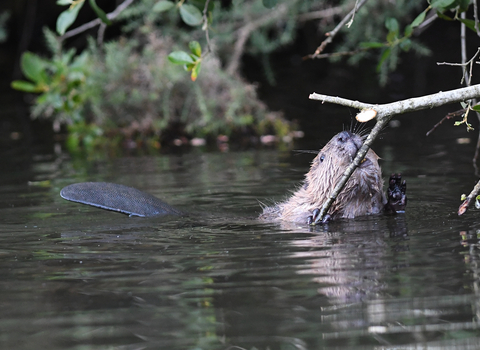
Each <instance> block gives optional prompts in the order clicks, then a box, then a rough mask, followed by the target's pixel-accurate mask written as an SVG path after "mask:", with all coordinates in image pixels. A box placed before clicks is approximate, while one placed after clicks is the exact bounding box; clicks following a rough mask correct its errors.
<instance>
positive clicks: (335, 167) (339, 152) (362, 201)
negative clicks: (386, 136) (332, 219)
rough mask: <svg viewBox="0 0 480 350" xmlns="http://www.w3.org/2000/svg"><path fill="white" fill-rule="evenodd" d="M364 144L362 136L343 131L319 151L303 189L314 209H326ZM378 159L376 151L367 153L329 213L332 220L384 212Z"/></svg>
mask: <svg viewBox="0 0 480 350" xmlns="http://www.w3.org/2000/svg"><path fill="white" fill-rule="evenodd" d="M362 144H363V142H362V138H361V137H360V136H359V135H357V134H354V133H351V132H349V131H342V132H341V133H339V134H337V135H335V136H334V137H333V138H332V139H331V140H330V141H329V142H328V143H327V144H326V145H325V146H324V147H323V148H322V149H321V150H320V152H319V153H318V155H317V156H316V157H315V159H314V160H313V162H312V165H311V168H310V171H309V172H308V173H307V175H306V176H305V184H304V189H305V191H306V192H307V194H308V197H309V198H310V200H311V202H312V204H313V206H318V207H321V206H322V205H323V203H324V202H325V201H326V199H327V198H328V196H329V195H330V193H331V191H332V190H333V188H334V187H335V185H336V184H337V183H338V182H339V181H340V179H341V177H342V175H343V173H344V172H345V169H346V168H347V167H348V166H349V165H350V164H351V162H352V161H353V159H354V158H355V155H356V154H357V151H358V150H359V149H360V147H362ZM378 159H379V157H378V156H377V155H376V154H375V152H374V151H373V150H369V151H368V152H367V155H366V156H365V158H364V160H363V161H362V162H361V164H360V165H359V166H358V168H357V169H356V170H355V171H354V172H353V174H352V176H351V177H350V179H349V180H348V181H347V184H346V185H345V187H344V189H343V190H342V192H341V193H340V194H339V195H338V197H337V200H336V201H335V204H334V205H333V206H332V208H331V209H330V211H329V213H331V215H332V216H333V215H336V216H341V217H355V216H357V215H365V214H369V213H372V212H377V211H379V210H381V205H382V203H377V202H382V201H383V199H382V198H381V197H382V196H383V193H382V188H383V180H382V173H381V169H380V166H379V165H378ZM372 200H374V201H375V203H372ZM372 205H373V207H372ZM377 207H378V208H377Z"/></svg>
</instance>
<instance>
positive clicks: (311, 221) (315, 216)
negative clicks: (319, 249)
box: [307, 208, 332, 225]
mask: <svg viewBox="0 0 480 350" xmlns="http://www.w3.org/2000/svg"><path fill="white" fill-rule="evenodd" d="M331 219H332V217H331V216H330V215H329V214H327V215H325V217H324V218H323V220H322V221H321V223H322V224H326V223H327V222H329V221H330V220H331ZM319 222H320V209H318V208H317V209H315V210H314V211H313V212H312V215H310V216H309V217H308V218H307V225H316V224H318V223H319Z"/></svg>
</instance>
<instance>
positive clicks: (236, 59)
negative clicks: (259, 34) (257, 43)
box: [227, 3, 289, 75]
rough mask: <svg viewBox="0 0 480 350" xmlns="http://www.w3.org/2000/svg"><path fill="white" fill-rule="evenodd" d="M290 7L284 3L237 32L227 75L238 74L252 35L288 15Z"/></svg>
mask: <svg viewBox="0 0 480 350" xmlns="http://www.w3.org/2000/svg"><path fill="white" fill-rule="evenodd" d="M288 9H289V7H288V6H287V5H286V4H285V3H283V4H281V5H278V6H277V7H276V8H275V9H274V10H273V11H270V12H268V13H267V14H266V15H265V16H263V17H260V18H259V19H257V20H255V21H253V22H249V23H248V24H246V25H245V26H243V27H242V28H240V29H238V31H237V41H236V42H235V48H234V50H233V54H232V57H231V58H230V63H229V64H228V67H227V73H228V74H230V75H233V74H235V73H236V72H237V70H238V66H239V65H240V59H241V57H242V54H243V51H244V48H245V44H246V43H247V40H248V38H249V37H250V35H251V34H252V33H253V32H254V31H255V30H257V29H258V28H260V27H263V26H264V25H267V24H269V23H272V22H275V21H276V20H277V19H279V18H281V17H282V16H284V15H286V14H287V13H288Z"/></svg>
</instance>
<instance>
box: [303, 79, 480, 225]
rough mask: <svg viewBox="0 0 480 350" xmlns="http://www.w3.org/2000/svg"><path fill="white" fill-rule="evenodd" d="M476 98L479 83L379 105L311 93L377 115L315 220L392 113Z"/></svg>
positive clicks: (331, 199) (348, 176)
mask: <svg viewBox="0 0 480 350" xmlns="http://www.w3.org/2000/svg"><path fill="white" fill-rule="evenodd" d="M478 97H480V84H478V85H473V86H469V87H465V88H461V89H456V90H450V91H445V92H438V93H436V94H431V95H427V96H422V97H414V98H410V99H407V100H402V101H397V102H393V103H387V104H382V105H378V104H377V105H374V104H370V103H363V102H359V101H352V100H347V99H344V98H340V97H334V96H328V95H321V94H317V93H313V94H311V95H310V99H312V100H318V101H322V103H324V102H328V103H334V104H338V105H342V106H347V107H353V108H356V109H359V110H363V109H373V110H375V111H376V112H377V116H376V118H377V122H376V124H375V126H374V127H373V129H372V131H371V132H370V134H369V135H368V137H367V138H366V140H365V142H364V143H363V145H362V147H361V148H360V149H359V150H358V152H357V155H356V156H355V159H354V160H353V162H352V163H351V164H350V165H349V166H348V167H347V169H346V170H345V172H344V173H343V176H342V178H341V179H340V181H339V182H338V183H337V184H336V186H335V188H334V189H333V191H332V193H331V194H330V196H329V197H328V199H327V201H326V202H325V203H324V204H323V206H322V208H321V210H320V214H319V219H318V220H317V222H319V221H322V220H323V218H324V216H325V214H326V213H327V212H328V209H329V208H330V206H331V205H332V203H333V202H334V201H335V199H336V198H337V196H338V194H339V193H340V192H341V190H342V189H343V187H344V186H345V184H346V183H347V181H348V179H349V178H350V176H351V175H352V174H353V172H354V171H355V169H356V168H357V167H358V165H359V164H360V162H361V161H362V160H363V159H364V158H365V156H366V154H367V152H368V150H369V149H370V146H371V145H372V143H373V141H375V139H376V138H377V136H378V134H379V133H380V131H381V130H382V129H383V128H384V127H385V126H386V125H387V123H388V122H389V121H390V119H391V118H392V117H393V116H394V115H397V114H403V113H408V112H414V111H420V110H424V109H429V108H433V107H439V106H443V105H445V104H449V103H456V102H462V101H467V100H470V99H473V98H478ZM479 186H480V185H479ZM465 210H466V209H465ZM459 214H460V212H459ZM460 215H461V214H460Z"/></svg>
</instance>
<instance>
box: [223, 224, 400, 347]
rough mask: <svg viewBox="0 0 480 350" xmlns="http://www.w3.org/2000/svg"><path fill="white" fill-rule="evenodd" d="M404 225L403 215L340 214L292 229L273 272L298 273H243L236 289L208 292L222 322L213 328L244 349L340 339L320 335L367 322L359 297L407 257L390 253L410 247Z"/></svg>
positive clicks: (377, 288)
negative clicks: (257, 276) (344, 217)
mask: <svg viewBox="0 0 480 350" xmlns="http://www.w3.org/2000/svg"><path fill="white" fill-rule="evenodd" d="M407 233H408V229H407V227H406V223H405V217H404V216H403V215H396V216H390V217H382V218H380V219H379V218H378V217H376V218H373V217H368V218H364V219H360V220H348V221H339V222H338V223H334V224H333V223H332V224H330V225H329V226H328V227H327V226H324V227H319V228H318V232H314V233H313V235H305V234H298V235H295V236H294V237H295V238H293V239H292V240H291V241H289V242H288V245H289V248H288V249H289V250H290V253H289V256H288V262H287V261H284V262H283V264H285V266H282V263H281V262H280V261H279V267H278V277H279V278H281V276H282V270H284V269H289V268H291V269H293V270H294V271H293V275H296V276H297V277H294V276H292V271H290V274H288V273H285V275H284V276H285V277H284V278H285V279H284V284H283V285H282V284H281V283H280V284H279V281H278V279H277V280H272V283H271V285H269V283H268V281H267V280H265V283H261V282H258V285H257V286H254V285H251V281H250V285H251V287H249V288H245V289H243V290H242V291H241V292H240V291H239V290H238V289H235V290H232V291H226V290H225V291H224V292H223V293H221V294H220V295H218V296H217V297H215V306H216V309H217V312H218V316H217V321H220V320H221V321H220V323H221V325H222V327H221V330H220V329H219V330H218V333H217V334H218V335H220V334H222V336H224V337H225V339H228V343H229V344H232V345H235V346H239V347H241V348H245V349H250V348H253V347H255V348H258V349H283V348H289V347H292V348H298V349H310V348H318V346H325V345H330V346H333V345H339V344H341V343H342V342H344V341H347V338H346V337H342V338H343V339H342V340H339V339H336V340H327V339H326V338H325V337H326V336H327V335H332V334H334V333H336V332H343V331H349V330H351V329H357V330H358V329H362V328H363V329H365V328H368V326H367V325H368V324H369V319H371V317H370V316H369V315H368V312H369V311H368V310H369V308H366V307H364V306H362V305H364V304H365V302H366V301H368V300H375V299H377V298H378V297H379V296H380V295H381V294H382V293H383V292H384V290H386V287H387V285H388V278H387V277H386V276H387V275H388V273H389V271H391V269H401V268H402V267H403V266H405V265H406V264H407V263H406V262H404V261H402V258H401V257H398V256H397V255H401V254H402V253H401V252H403V251H408V249H409V247H408V234H407ZM277 249H278V248H277ZM233 279H234V280H235V282H239V281H238V280H236V279H235V277H233ZM230 282H233V281H232V280H230ZM342 309H343V310H342ZM377 309H378V308H377ZM377 309H375V310H377ZM352 313H353V314H352ZM370 340H371V339H370ZM376 344H378V343H376Z"/></svg>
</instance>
